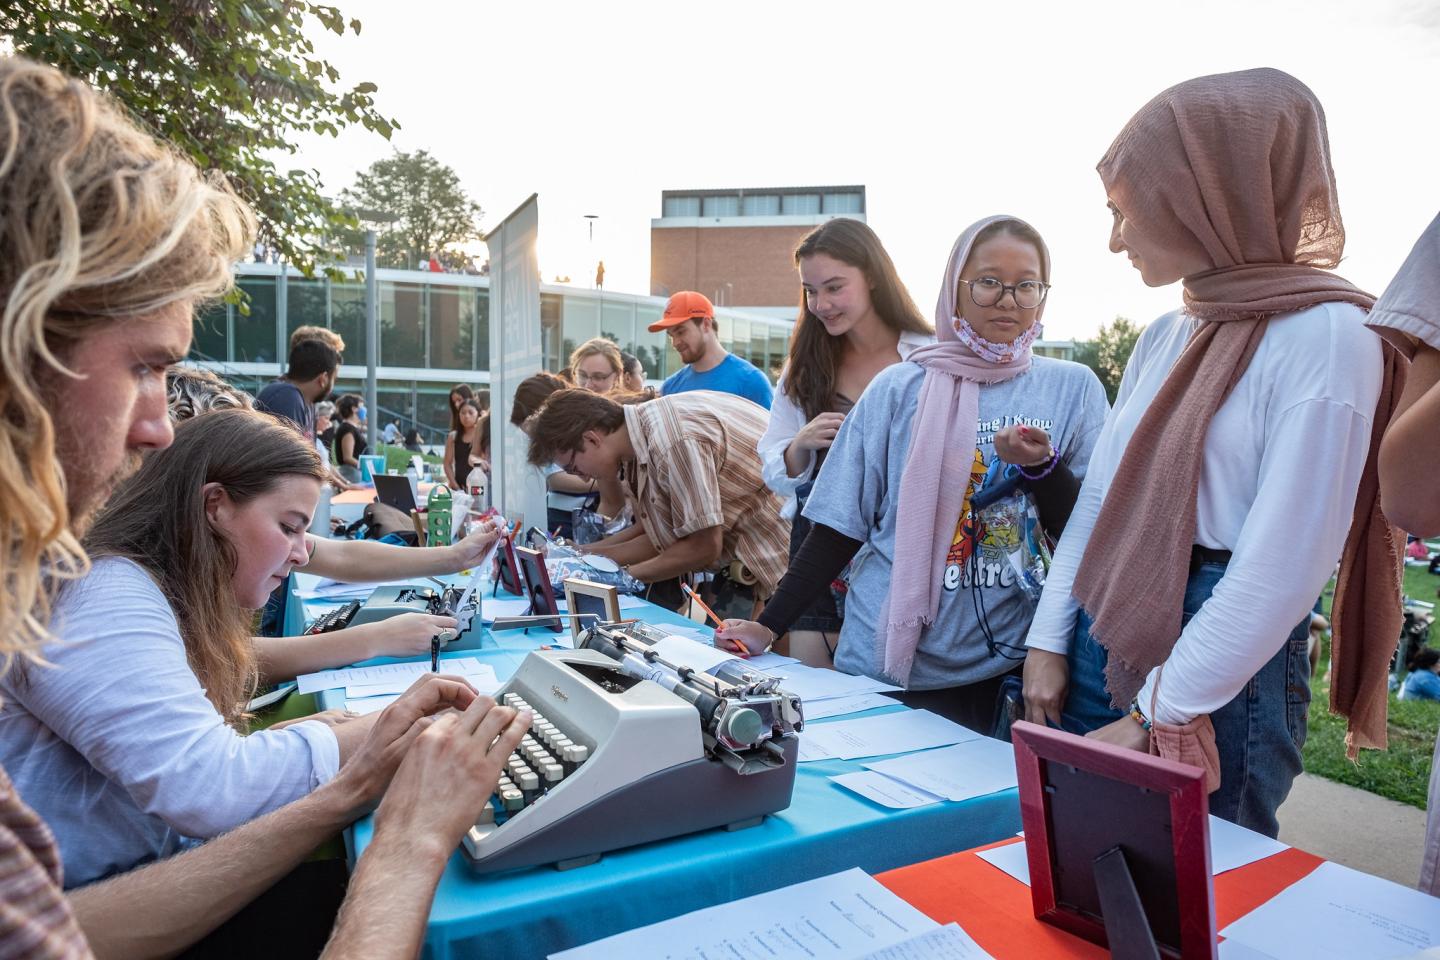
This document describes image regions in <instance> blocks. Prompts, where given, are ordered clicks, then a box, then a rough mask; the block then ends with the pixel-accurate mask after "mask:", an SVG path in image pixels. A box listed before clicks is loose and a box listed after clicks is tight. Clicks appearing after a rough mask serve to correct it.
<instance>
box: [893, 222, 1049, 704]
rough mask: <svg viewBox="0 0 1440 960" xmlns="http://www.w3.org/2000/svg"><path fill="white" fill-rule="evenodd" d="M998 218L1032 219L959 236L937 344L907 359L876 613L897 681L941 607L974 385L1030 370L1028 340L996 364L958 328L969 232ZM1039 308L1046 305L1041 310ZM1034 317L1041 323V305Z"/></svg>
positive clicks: (968, 458)
mask: <svg viewBox="0 0 1440 960" xmlns="http://www.w3.org/2000/svg"><path fill="white" fill-rule="evenodd" d="M1003 222H1011V223H1016V224H1021V225H1023V226H1027V227H1028V226H1029V224H1026V223H1025V221H1023V220H1021V219H1019V218H1018V217H1007V216H995V217H986V218H985V219H984V220H979V221H977V222H975V223H972V224H971V225H970V226H969V227H967V228H966V229H965V232H964V233H962V234H960V237H959V238H958V239H957V240H956V241H955V245H954V246H953V247H952V248H951V249H950V260H949V262H948V263H947V264H946V266H945V282H944V283H943V284H941V286H940V299H939V301H938V302H937V303H936V305H935V338H936V342H935V343H932V344H927V345H926V346H923V347H921V348H919V349H918V350H916V351H915V352H914V353H912V354H910V356H909V357H907V358H906V360H907V362H909V363H918V364H919V365H920V366H921V367H924V368H925V382H924V383H923V384H922V385H921V387H920V398H919V400H918V403H917V406H916V410H915V416H914V418H913V419H912V420H911V422H910V450H909V452H908V453H907V454H906V457H905V472H904V473H903V474H901V477H900V500H899V506H898V508H897V511H896V516H897V518H898V519H897V523H896V531H895V562H894V566H893V567H892V574H891V577H890V593H889V594H888V595H887V596H886V598H885V606H884V608H883V609H882V611H881V616H880V620H881V622H882V623H884V624H885V673H886V675H887V676H889V677H891V678H893V679H894V680H895V682H896V683H900V684H905V683H907V682H908V681H909V679H910V669H911V667H912V666H913V665H914V663H915V649H916V647H917V646H919V643H920V631H921V630H922V629H924V628H925V627H928V626H930V624H932V623H934V622H935V614H936V613H937V612H938V611H939V609H940V584H941V579H942V577H943V575H944V571H945V555H946V552H947V549H948V547H949V545H950V541H951V538H952V537H953V536H954V533H955V526H956V524H957V523H959V521H960V508H961V507H962V506H963V505H964V503H965V490H966V487H967V485H968V484H969V478H970V466H971V464H972V463H973V462H974V460H975V435H976V426H977V424H978V422H979V420H980V386H981V384H986V383H1000V382H1001V381H1004V380H1009V379H1011V378H1012V377H1018V376H1019V375H1020V374H1022V373H1024V372H1025V371H1026V370H1029V369H1030V348H1029V347H1028V346H1026V347H1025V349H1024V350H1023V351H1021V352H1020V353H1019V354H1018V355H1017V356H1016V357H1015V358H1014V359H1012V360H1011V361H1010V362H1009V363H994V362H991V361H989V360H985V359H983V358H981V357H980V356H978V355H977V354H976V353H975V352H974V351H973V350H971V349H970V348H969V347H967V346H965V345H964V344H963V343H961V342H960V339H959V337H958V336H957V334H956V331H955V318H956V309H955V297H956V288H957V287H958V286H959V279H960V273H961V271H962V270H964V268H965V262H966V260H968V259H969V257H970V251H971V249H972V248H973V247H974V245H975V238H976V237H978V236H979V235H980V233H981V232H982V231H983V230H984V229H985V228H986V227H989V226H991V225H993V224H997V223H1003ZM1032 229H1033V228H1032ZM1040 261H1041V263H1040V265H1041V272H1042V275H1043V276H1044V277H1045V278H1046V279H1049V276H1050V251H1049V250H1048V249H1046V248H1045V247H1044V246H1042V247H1041V248H1040ZM1044 309H1045V305H1044V304H1043V303H1042V304H1041V305H1040V312H1043V311H1044ZM1035 322H1036V323H1037V324H1038V323H1039V322H1040V313H1039V312H1037V313H1036V316H1035Z"/></svg>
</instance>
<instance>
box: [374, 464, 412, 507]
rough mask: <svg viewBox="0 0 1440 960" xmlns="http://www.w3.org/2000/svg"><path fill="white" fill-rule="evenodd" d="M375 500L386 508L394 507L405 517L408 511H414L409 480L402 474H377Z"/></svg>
mask: <svg viewBox="0 0 1440 960" xmlns="http://www.w3.org/2000/svg"><path fill="white" fill-rule="evenodd" d="M375 499H377V500H379V501H380V502H381V503H383V504H385V505H386V506H388V507H394V508H395V509H396V510H399V511H401V512H402V513H404V514H405V515H406V516H407V517H408V516H409V515H410V511H411V510H414V509H415V491H414V490H412V489H411V488H410V478H409V477H407V476H405V475H404V474H395V473H377V474H376V475H375Z"/></svg>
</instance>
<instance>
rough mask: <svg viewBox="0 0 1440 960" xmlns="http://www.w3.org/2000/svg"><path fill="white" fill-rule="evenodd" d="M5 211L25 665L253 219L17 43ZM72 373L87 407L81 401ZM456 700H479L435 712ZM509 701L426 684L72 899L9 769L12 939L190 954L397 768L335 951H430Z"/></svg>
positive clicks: (10, 612)
mask: <svg viewBox="0 0 1440 960" xmlns="http://www.w3.org/2000/svg"><path fill="white" fill-rule="evenodd" d="M0 209H3V210H4V211H6V216H5V217H3V218H0V302H3V304H4V307H3V314H0V423H3V424H4V426H3V428H0V571H3V572H0V584H3V586H0V659H3V661H4V663H5V665H6V666H7V667H8V666H10V665H11V664H12V663H13V661H14V659H15V658H16V657H26V658H31V659H32V661H33V652H34V651H35V650H36V649H37V648H38V647H39V646H40V645H41V644H43V643H44V642H46V641H47V639H48V638H49V625H50V620H51V615H52V605H53V602H54V600H55V598H56V596H57V591H58V589H59V588H60V587H61V586H62V585H63V584H64V583H66V582H68V581H70V580H73V579H75V578H77V577H80V576H83V575H84V574H85V572H86V570H87V567H88V563H87V561H86V558H85V555H84V553H83V551H82V550H81V547H80V543H79V537H78V534H79V533H80V531H82V530H83V529H84V527H85V525H86V522H87V518H88V517H89V516H90V514H91V512H92V511H93V510H94V509H95V508H96V507H97V506H98V505H99V504H100V503H102V502H103V501H104V500H105V498H106V496H107V495H108V493H109V491H110V490H111V489H112V488H113V486H114V485H115V484H116V483H117V482H118V481H119V480H120V479H121V478H123V477H124V476H126V475H127V474H128V473H129V472H130V470H131V469H132V468H133V464H134V462H135V461H137V460H138V457H139V454H140V453H141V452H142V451H144V450H147V449H158V448H162V447H165V446H168V445H169V443H170V442H171V440H172V437H173V433H172V430H171V427H170V420H169V416H168V414H167V410H166V402H165V400H166V390H165V372H166V371H167V370H168V369H169V368H170V367H172V366H174V365H175V364H176V363H177V362H178V361H179V360H180V359H182V358H183V357H184V356H185V354H186V353H187V352H188V350H189V347H190V338H191V333H192V322H193V320H192V318H193V312H194V309H195V306H196V304H197V303H199V302H201V301H203V300H205V299H207V298H210V297H214V296H216V295H218V294H221V293H223V292H224V291H225V290H226V289H228V287H229V285H230V283H231V278H230V267H231V264H232V263H234V262H235V261H236V260H239V259H240V258H241V257H242V256H243V255H244V253H245V251H246V250H247V249H248V247H249V245H250V243H251V241H252V239H253V236H254V219H253V216H252V215H251V213H250V212H249V210H248V209H247V208H246V206H245V204H244V203H242V202H241V201H240V200H238V199H237V198H236V197H235V196H234V195H233V194H232V193H231V192H230V190H229V189H228V188H227V187H225V185H224V184H223V182H222V181H221V180H220V179H219V178H206V177H202V176H201V175H200V174H199V172H198V171H196V169H195V168H194V167H193V166H192V165H191V164H190V163H189V162H188V161H186V160H184V159H183V158H182V157H180V156H179V155H178V154H177V153H175V152H174V151H173V150H170V149H167V148H166V147H164V146H162V145H161V144H159V143H157V142H156V141H155V140H153V139H152V138H151V137H149V136H148V135H146V134H145V133H143V132H141V131H140V130H139V129H137V128H136V127H135V126H134V125H133V124H132V123H130V122H129V120H127V119H126V118H125V116H124V115H123V114H122V113H121V111H120V110H119V109H118V108H117V107H116V106H115V105H114V104H113V103H111V102H109V101H108V100H106V99H105V98H103V97H101V96H99V95H97V94H96V93H95V92H94V91H92V90H90V89H89V88H88V87H86V86H85V85H84V84H82V83H79V82H78V81H74V80H70V79H67V78H66V77H65V76H63V75H62V74H61V73H59V72H58V71H56V70H54V69H52V68H50V67H45V66H41V65H39V64H35V63H32V62H30V61H27V60H24V59H21V58H18V57H12V58H6V59H0ZM77 387H79V388H80V389H83V390H84V392H85V397H86V401H87V402H86V403H84V404H79V403H74V402H67V394H68V393H69V392H70V391H72V390H74V389H76V388H77ZM116 655H117V656H123V651H118V650H117V651H116ZM29 668H30V669H34V670H42V669H45V667H44V665H43V664H40V663H38V662H31V663H30V664H29ZM450 706H456V707H460V708H462V709H463V711H464V712H463V713H459V714H450V715H448V716H446V717H442V718H440V719H439V720H437V721H435V722H433V723H432V724H430V725H429V726H428V728H427V727H425V726H424V725H423V724H421V723H420V721H421V719H422V717H424V716H425V715H427V714H429V713H432V712H434V711H436V710H438V709H441V708H445V707H450ZM492 707H493V704H492V702H491V701H489V700H488V699H486V698H483V697H477V696H476V695H475V693H474V691H473V690H471V689H470V688H469V687H468V686H466V685H465V684H464V683H462V682H459V681H455V680H453V679H451V680H447V679H444V678H436V679H431V680H428V681H427V682H425V683H423V684H419V685H417V686H416V687H415V688H412V690H411V691H410V692H409V693H408V694H407V695H406V696H405V697H404V698H402V699H401V701H399V702H398V703H396V704H395V705H394V706H393V707H391V708H390V709H388V710H387V711H386V712H385V713H384V714H383V715H382V716H381V718H380V720H379V721H377V722H376V724H375V726H374V728H373V730H372V732H371V734H370V736H369V737H367V739H366V741H365V743H364V744H363V745H362V746H361V747H360V749H359V750H358V751H357V752H356V754H355V756H354V757H353V758H352V759H351V760H350V762H348V763H347V764H346V765H345V766H344V767H342V769H341V770H340V772H339V774H338V775H337V776H336V777H335V779H333V780H331V781H330V782H329V783H328V784H326V785H324V786H323V787H321V788H320V789H318V790H316V791H315V792H314V793H312V794H310V796H308V797H306V798H304V799H301V800H297V801H296V802H294V803H292V804H290V805H289V806H286V807H284V808H282V809H280V810H277V811H275V812H274V813H271V814H269V815H267V816H265V817H263V818H261V819H260V820H257V821H255V822H253V823H251V824H247V825H246V826H244V827H241V828H239V829H237V830H235V831H233V832H232V833H230V834H227V835H226V836H223V837H219V838H217V839H216V840H213V841H211V842H210V843H208V844H206V845H205V846H204V847H202V848H200V849H198V850H194V851H190V852H188V853H185V854H182V855H180V856H178V857H174V858H172V859H170V860H167V861H163V862H160V863H157V864H152V865H150V866H148V867H145V868H142V869H140V870H137V871H135V872H134V873H130V874H124V875H121V876H119V877H116V878H113V879H111V880H107V881H105V882H103V883H100V884H96V885H94V886H92V887H88V888H85V889H83V890H79V891H76V892H75V893H73V894H72V895H71V896H70V897H69V898H66V897H65V896H64V895H63V894H62V893H61V883H62V877H61V869H60V856H59V852H58V850H57V849H56V847H55V843H54V839H53V837H52V835H51V834H50V831H49V830H48V829H47V828H46V826H45V824H44V822H43V821H42V820H41V819H40V817H39V816H38V815H37V814H36V812H35V811H32V810H31V809H30V808H29V807H27V806H26V805H25V803H24V802H23V800H22V799H21V798H20V797H18V796H17V795H16V793H15V791H14V788H13V787H12V785H11V784H10V781H9V779H8V778H7V777H6V776H5V775H4V773H3V772H0V956H18V955H24V956H32V957H87V956H90V955H91V953H90V947H91V946H92V945H93V946H94V947H95V949H96V950H97V951H98V952H100V953H104V954H107V955H134V954H147V955H151V954H173V953H177V952H179V951H180V950H182V949H184V948H185V947H186V946H188V945H190V944H192V943H194V942H196V941H197V940H198V939H199V938H201V937H202V936H204V935H205V934H206V933H208V932H209V931H210V930H212V929H214V928H215V926H216V925H217V924H219V923H222V922H224V921H225V920H226V919H228V918H229V917H231V916H233V915H234V914H235V913H236V912H237V911H238V910H240V909H241V908H242V907H243V906H244V905H245V904H247V903H248V902H249V901H251V900H252V899H254V898H255V897H256V896H257V895H258V894H260V893H261V892H263V891H264V890H266V889H267V888H268V887H269V886H271V885H272V884H273V883H275V882H276V881H277V880H279V879H280V878H281V877H283V876H284V875H285V874H286V873H288V872H289V871H290V870H291V869H292V868H293V867H294V866H295V865H296V864H297V863H298V862H299V861H300V860H301V859H303V858H304V856H305V855H306V854H307V852H308V851H310V850H311V849H313V848H314V847H315V846H316V845H317V844H318V843H320V842H321V841H323V840H324V839H325V838H326V837H327V836H330V835H331V834H333V833H334V832H335V830H336V829H338V828H340V827H342V826H344V825H345V824H347V823H348V822H350V820H352V819H353V818H354V817H355V816H356V815H358V814H359V813H361V812H362V811H364V810H365V809H367V808H368V807H369V806H370V805H371V804H373V803H374V801H375V800H376V799H377V798H378V797H379V796H380V795H381V794H382V793H384V792H385V791H386V787H387V784H388V785H389V786H390V791H389V794H390V796H391V799H389V800H387V801H386V802H385V803H383V804H381V806H380V809H379V811H378V813H377V815H376V840H375V842H374V843H373V844H372V845H371V847H370V849H369V850H368V851H367V852H366V855H365V857H364V858H363V859H362V861H361V863H360V864H359V866H358V867H357V870H356V873H355V875H354V877H353V878H352V881H351V884H350V894H349V897H348V899H347V907H346V909H345V910H344V911H343V912H342V914H341V917H340V921H339V923H338V924H337V926H336V930H335V934H334V936H333V937H332V939H331V941H330V944H329V946H328V947H327V948H326V954H325V955H326V956H344V955H353V954H354V952H355V951H356V949H357V948H358V947H359V945H361V944H364V945H365V946H366V949H367V955H368V956H394V957H402V956H404V957H413V956H414V955H415V954H416V953H418V951H419V946H420V941H421V938H422V936H423V933H424V927H425V917H426V915H427V913H428V910H429V903H430V898H431V897H432V896H433V892H434V887H435V883H436V882H437V881H438V878H439V873H440V871H441V870H442V869H443V867H444V864H445V862H446V860H447V859H448V857H449V854H450V851H451V850H452V849H453V847H454V844H455V842H456V841H457V840H458V838H459V836H460V834H461V833H462V832H463V830H464V829H465V828H466V827H467V826H468V825H469V824H468V822H467V818H465V817H463V816H461V815H460V814H459V813H457V811H463V810H465V809H472V810H473V809H475V808H476V807H477V806H478V803H479V802H480V801H482V800H483V798H484V797H487V796H488V795H489V794H490V792H491V790H492V788H493V786H494V784H495V780H496V778H497V776H498V774H499V769H500V765H501V763H503V760H504V758H505V757H506V756H508V754H509V753H510V750H511V749H512V748H513V746H514V745H515V744H516V743H518V742H519V737H520V735H521V733H522V732H523V730H524V727H525V725H526V722H527V718H525V717H523V716H521V717H517V716H515V715H514V713H513V711H509V710H506V709H504V708H493V709H492ZM422 731H423V732H422ZM497 737H499V741H498V742H497V743H495V744H494V745H493V746H492V745H491V744H492V741H495V739H496V738H497ZM407 748H408V749H407ZM402 757H403V762H402ZM397 768H398V771H397ZM392 777H393V783H392V782H391V781H392ZM422 784H423V787H424V789H422ZM467 800H475V801H476V802H474V803H468V804H467V803H466V802H464V801H467ZM43 812H44V811H43V810H42V811H41V813H43ZM82 931H83V933H82ZM87 939H88V941H89V942H88V943H87Z"/></svg>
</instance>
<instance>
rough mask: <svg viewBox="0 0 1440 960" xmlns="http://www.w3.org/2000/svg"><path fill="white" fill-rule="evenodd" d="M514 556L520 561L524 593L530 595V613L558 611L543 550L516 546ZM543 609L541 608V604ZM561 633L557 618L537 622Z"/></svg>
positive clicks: (560, 625)
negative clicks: (546, 622) (545, 622)
mask: <svg viewBox="0 0 1440 960" xmlns="http://www.w3.org/2000/svg"><path fill="white" fill-rule="evenodd" d="M515 556H516V558H517V559H518V560H519V561H520V576H521V578H522V579H523V580H524V581H525V593H526V595H528V596H529V597H530V613H531V614H532V615H533V616H537V617H539V616H555V615H557V614H559V613H560V604H558V603H556V602H555V588H554V587H552V586H551V585H550V574H549V572H548V571H547V570H546V569H545V551H544V550H532V549H530V548H529V547H516V548H515ZM542 604H543V605H544V609H543V610H542V609H541V605H542ZM537 626H542V627H545V628H547V629H549V630H553V631H554V632H555V633H562V632H564V630H565V627H564V626H563V625H562V622H561V621H560V620H559V619H556V620H553V621H551V622H550V623H548V624H537Z"/></svg>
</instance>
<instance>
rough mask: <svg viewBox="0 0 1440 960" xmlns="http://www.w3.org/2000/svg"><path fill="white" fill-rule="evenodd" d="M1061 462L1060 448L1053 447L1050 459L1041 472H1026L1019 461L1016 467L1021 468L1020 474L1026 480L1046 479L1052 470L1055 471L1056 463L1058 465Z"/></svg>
mask: <svg viewBox="0 0 1440 960" xmlns="http://www.w3.org/2000/svg"><path fill="white" fill-rule="evenodd" d="M1059 463H1060V451H1059V450H1056V449H1055V448H1054V447H1051V448H1050V459H1049V460H1047V461H1045V469H1044V470H1041V471H1040V472H1039V473H1035V474H1031V473H1026V472H1025V468H1024V467H1022V466H1020V464H1018V463H1017V464H1016V465H1015V469H1017V470H1019V471H1020V476H1022V477H1024V478H1025V479H1026V480H1044V479H1045V478H1046V477H1048V476H1050V474H1051V472H1052V471H1054V469H1055V467H1056V465H1058V464H1059ZM1032 466H1033V464H1032Z"/></svg>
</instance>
